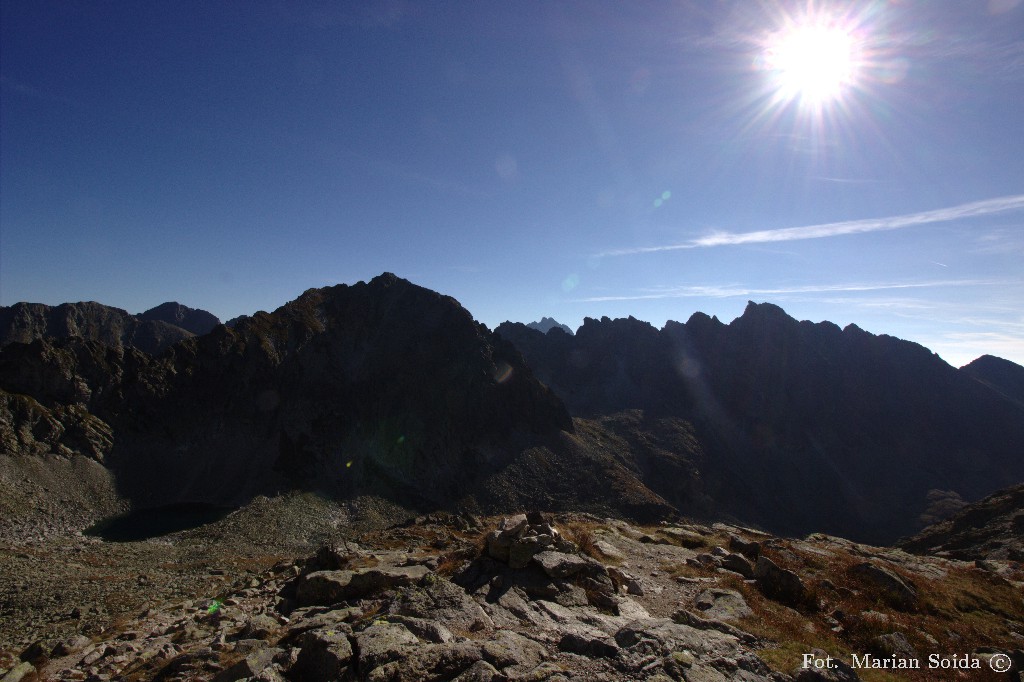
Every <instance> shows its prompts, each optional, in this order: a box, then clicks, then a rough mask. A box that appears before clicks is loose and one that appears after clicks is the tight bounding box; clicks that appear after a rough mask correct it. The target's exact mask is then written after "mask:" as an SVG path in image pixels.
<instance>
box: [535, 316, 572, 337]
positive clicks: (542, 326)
mask: <svg viewBox="0 0 1024 682" xmlns="http://www.w3.org/2000/svg"><path fill="white" fill-rule="evenodd" d="M526 326H527V327H529V328H530V329H536V330H537V331H539V332H543V333H544V334H547V333H548V332H549V331H550V330H552V329H556V328H557V329H561V330H562V331H563V332H565V333H566V334H570V335H571V334H572V329H570V328H569V326H568V325H564V324H562V323H561V322H559V321H558V320H554V319H552V318H550V317H542V318H540V322H530V323H529V324H527V325H526Z"/></svg>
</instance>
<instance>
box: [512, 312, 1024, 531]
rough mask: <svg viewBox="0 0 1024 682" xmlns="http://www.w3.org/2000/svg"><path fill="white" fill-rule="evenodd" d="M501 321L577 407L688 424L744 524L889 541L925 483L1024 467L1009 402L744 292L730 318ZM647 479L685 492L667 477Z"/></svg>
mask: <svg viewBox="0 0 1024 682" xmlns="http://www.w3.org/2000/svg"><path fill="white" fill-rule="evenodd" d="M496 332H497V333H498V334H499V335H500V336H501V337H502V338H505V339H508V340H510V341H511V342H512V343H513V344H515V345H516V347H517V348H519V349H520V351H521V352H522V353H523V355H524V357H525V358H526V360H527V362H528V364H529V365H530V366H531V367H532V368H533V370H534V373H535V374H536V376H537V377H538V378H539V379H540V380H541V381H543V382H544V383H545V384H546V385H548V386H549V387H550V388H551V389H552V390H553V391H554V392H555V393H556V394H557V395H559V396H560V397H562V399H563V400H564V401H565V402H566V405H567V407H568V408H569V410H570V412H571V413H572V414H573V415H575V416H578V417H589V418H602V419H603V418H606V417H608V416H609V415H615V414H618V413H621V412H622V411H624V410H640V411H641V413H642V414H644V415H645V418H646V419H648V420H650V419H679V420H682V421H683V422H685V423H689V424H691V425H692V429H693V440H694V441H695V442H696V443H697V444H699V446H700V451H701V452H702V453H703V459H702V460H701V461H702V464H701V467H702V468H701V469H700V472H699V476H700V479H701V481H702V482H703V491H704V493H705V494H706V495H707V496H709V497H710V498H712V499H714V500H715V501H716V502H717V504H718V505H719V506H720V507H721V508H722V509H723V510H726V511H729V512H731V513H732V514H734V515H735V516H737V517H739V518H741V519H744V520H747V521H748V522H751V523H760V524H763V525H765V526H768V527H771V528H773V529H776V530H780V531H784V532H790V533H807V532H810V531H813V530H820V531H824V532H828V533H833V534H837V535H843V536H845V537H851V538H854V539H859V540H863V541H874V542H888V541H892V540H894V539H895V538H896V537H899V536H900V535H907V534H909V533H911V532H913V531H915V530H916V529H917V528H918V527H919V526H917V519H918V518H920V517H921V515H922V514H923V513H924V512H925V511H926V510H928V509H929V508H930V507H931V506H933V504H934V500H933V499H930V498H929V493H930V492H931V491H934V490H940V491H950V492H953V493H956V494H959V495H960V496H962V497H963V498H964V499H965V500H976V499H978V498H980V497H981V496H983V495H985V494H988V493H990V492H992V491H993V490H996V489H998V488H1000V487H1004V486H1006V485H1009V484H1012V483H1016V482H1018V481H1021V480H1024V459H1021V457H1020V453H1021V452H1024V409H1022V407H1021V406H1020V405H1019V404H1017V403H1014V402H1012V401H1011V400H1008V399H1007V398H1006V396H1004V395H1002V394H1000V393H999V392H997V391H995V390H993V389H992V388H990V387H988V386H986V385H984V384H982V383H979V382H978V381H976V380H974V379H973V378H972V377H971V376H969V374H967V373H965V372H960V371H957V370H956V369H954V368H952V367H950V366H949V365H947V364H946V363H945V362H943V361H942V360H941V359H940V358H939V357H938V356H936V355H934V354H933V353H931V352H929V351H928V350H927V349H926V348H923V347H921V346H919V345H917V344H914V343H910V342H907V341H901V340H899V339H896V338H892V337H889V336H875V335H873V334H869V333H867V332H864V331H863V330H861V329H859V328H858V327H856V326H855V325H850V326H848V327H846V328H845V329H840V328H839V327H837V326H836V325H834V324H832V323H829V322H822V323H819V324H812V323H810V322H798V321H796V320H794V319H793V318H791V317H789V316H788V315H786V314H785V312H784V311H783V310H782V309H781V308H779V307H777V306H774V305H771V304H767V303H766V304H755V303H750V304H749V305H748V306H747V308H746V310H745V311H744V313H743V315H742V316H741V317H739V318H737V319H736V320H734V321H733V322H732V323H730V324H728V325H726V324H723V323H722V322H720V321H719V320H718V319H717V318H711V317H708V316H707V315H704V314H703V313H696V314H694V315H693V316H692V317H691V318H690V319H689V320H688V321H687V322H686V323H685V324H682V323H679V322H673V321H669V322H668V323H666V325H665V327H664V328H663V329H661V330H658V329H655V328H654V327H653V326H651V325H650V324H647V323H646V322H641V321H639V320H636V319H633V318H628V319H618V320H610V319H608V318H602V319H601V320H594V319H589V318H588V319H586V320H585V321H584V324H583V326H582V327H580V329H579V330H578V331H577V333H576V335H575V336H567V335H561V334H560V335H552V334H547V335H545V334H541V333H540V332H538V331H536V330H534V329H530V328H528V327H527V326H526V325H522V324H510V323H506V324H503V325H501V326H499V327H498V329H497V330H496ZM642 431H643V429H641V432H642ZM637 438H639V434H638V435H637ZM639 440H641V441H644V440H645V439H644V438H639ZM645 480H646V481H647V483H648V485H649V486H650V487H651V489H652V490H654V491H655V492H657V493H658V494H659V495H661V496H663V497H664V498H665V499H667V500H669V501H670V502H673V503H674V504H677V506H678V505H680V504H683V503H684V502H685V500H680V499H678V497H677V496H675V495H674V490H675V489H676V486H675V485H674V484H673V482H672V481H671V480H665V479H663V478H660V477H656V476H655V477H651V478H648V479H645Z"/></svg>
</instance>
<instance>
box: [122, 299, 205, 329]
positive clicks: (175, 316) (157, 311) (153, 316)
mask: <svg viewBox="0 0 1024 682" xmlns="http://www.w3.org/2000/svg"><path fill="white" fill-rule="evenodd" d="M137 317H138V318H139V319H140V320H155V321H160V322H167V323H168V324H173V325H175V326H177V327H181V328H182V329H184V330H186V331H190V332H192V333H193V334H196V335H198V336H202V335H203V334H208V333H210V332H211V331H213V328H214V327H216V326H217V325H218V324H220V320H219V319H217V317H216V316H215V315H212V314H211V313H208V312H206V311H205V310H198V309H196V308H189V307H188V306H184V305H182V304H180V303H175V302H173V301H168V302H167V303H161V304H160V305H158V306H156V307H155V308H150V309H149V310H147V311H146V312H144V313H139V314H138V316H137Z"/></svg>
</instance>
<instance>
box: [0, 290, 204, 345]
mask: <svg viewBox="0 0 1024 682" xmlns="http://www.w3.org/2000/svg"><path fill="white" fill-rule="evenodd" d="M193 333H194V332H191V331H189V330H186V329H184V328H182V327H179V326H177V325H175V324H173V323H168V322H167V321H166V320H159V319H140V318H138V317H136V316H135V315H131V314H129V313H128V312H126V311H124V310H122V309H120V308H112V307H110V306H105V305H102V304H100V303H95V302H91V301H90V302H85V303H63V304H61V305H58V306H48V305H44V304H42V303H15V304H14V305H12V306H6V307H0V346H2V345H6V344H8V343H12V342H17V343H30V342H32V341H34V340H36V339H42V338H47V337H50V338H68V337H81V338H83V339H90V340H93V341H98V342H100V343H103V344H105V345H107V346H111V347H113V348H136V349H138V350H141V351H143V352H145V353H150V354H158V353H161V352H163V350H164V349H166V348H167V347H168V346H170V345H172V344H174V343H177V342H178V341H181V340H182V339H186V338H188V337H190V336H192V334H193Z"/></svg>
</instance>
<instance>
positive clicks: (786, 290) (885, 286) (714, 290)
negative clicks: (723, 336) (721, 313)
mask: <svg viewBox="0 0 1024 682" xmlns="http://www.w3.org/2000/svg"><path fill="white" fill-rule="evenodd" d="M995 283H996V282H995V281H993V280H980V279H956V280H937V281H931V282H894V283H859V284H809V285H802V286H793V287H776V288H770V289H757V288H752V287H744V286H739V285H711V286H683V287H670V288H664V289H654V290H648V291H644V292H642V293H636V294H626V295H619V296H593V297H590V298H582V299H578V300H577V301H576V302H577V303H599V302H602V301H646V300H655V299H660V298H730V297H735V296H784V295H788V294H813V293H834V292H861V291H884V290H891V289H921V288H928V287H948V286H958V287H963V286H981V285H987V284H995Z"/></svg>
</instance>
